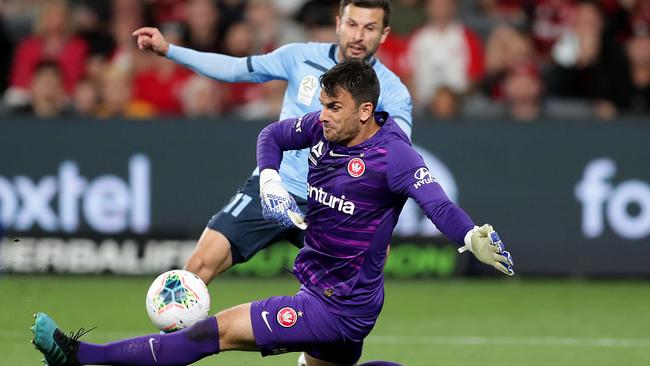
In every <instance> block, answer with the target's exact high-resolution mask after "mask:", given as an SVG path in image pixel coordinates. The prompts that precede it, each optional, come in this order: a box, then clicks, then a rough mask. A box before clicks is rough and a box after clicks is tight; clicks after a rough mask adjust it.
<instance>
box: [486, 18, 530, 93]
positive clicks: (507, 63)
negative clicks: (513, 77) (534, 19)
mask: <svg viewBox="0 0 650 366" xmlns="http://www.w3.org/2000/svg"><path fill="white" fill-rule="evenodd" d="M534 61H535V52H534V49H533V45H532V42H531V40H530V39H529V38H528V37H526V36H525V35H524V34H522V33H521V32H519V31H517V30H516V29H515V28H513V27H511V26H509V25H500V26H498V27H496V28H495V29H494V30H493V31H492V32H491V33H490V35H489V37H488V40H487V44H486V47H485V69H486V76H485V79H484V82H483V83H484V88H485V91H486V93H487V94H488V95H489V96H490V97H492V98H493V99H496V100H498V99H501V98H502V97H503V90H502V86H503V81H504V79H505V77H506V75H507V74H508V72H510V70H512V69H513V68H515V67H516V66H518V65H521V64H526V63H530V62H534Z"/></svg>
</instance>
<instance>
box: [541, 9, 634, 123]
mask: <svg viewBox="0 0 650 366" xmlns="http://www.w3.org/2000/svg"><path fill="white" fill-rule="evenodd" d="M604 26H605V25H604V19H603V16H602V13H601V11H600V9H599V7H598V5H597V4H596V3H592V2H580V3H579V4H577V6H576V8H575V16H574V19H573V22H572V23H571V25H570V27H569V28H568V29H567V30H566V31H565V32H564V33H563V34H562V36H561V37H560V38H559V39H558V41H557V42H556V44H555V45H554V46H553V60H554V61H555V63H556V66H555V67H554V68H553V69H552V70H551V73H550V75H549V80H548V89H549V93H550V94H551V95H555V96H559V97H573V98H586V99H587V100H589V101H591V102H593V104H594V111H595V113H596V115H597V116H599V117H600V118H603V119H610V118H612V117H614V116H615V115H616V112H617V108H621V107H624V106H625V96H624V93H623V90H625V85H626V82H627V75H628V64H627V61H626V59H625V54H624V52H623V49H622V47H621V46H620V45H619V44H617V43H616V42H615V41H614V39H613V38H612V37H610V36H608V35H607V33H605V32H604Z"/></svg>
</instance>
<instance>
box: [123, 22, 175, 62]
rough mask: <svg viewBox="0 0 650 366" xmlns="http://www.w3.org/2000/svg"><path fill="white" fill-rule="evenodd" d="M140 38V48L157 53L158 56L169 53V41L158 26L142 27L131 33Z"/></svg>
mask: <svg viewBox="0 0 650 366" xmlns="http://www.w3.org/2000/svg"><path fill="white" fill-rule="evenodd" d="M131 35H132V36H134V37H137V39H138V49H139V50H141V51H142V50H147V51H151V52H154V53H156V54H157V55H158V56H165V55H167V51H169V43H168V42H167V41H166V40H165V37H163V35H162V33H160V31H159V30H158V28H152V27H142V28H140V29H138V30H136V31H135V32H133V33H132V34H131Z"/></svg>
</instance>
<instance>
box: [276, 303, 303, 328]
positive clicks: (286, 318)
mask: <svg viewBox="0 0 650 366" xmlns="http://www.w3.org/2000/svg"><path fill="white" fill-rule="evenodd" d="M277 319H278V324H280V325H281V326H283V327H285V328H290V327H293V326H294V325H295V324H296V322H297V321H298V313H296V311H295V310H293V308H292V307H289V306H285V307H283V308H282V309H280V310H279V311H278V315H277Z"/></svg>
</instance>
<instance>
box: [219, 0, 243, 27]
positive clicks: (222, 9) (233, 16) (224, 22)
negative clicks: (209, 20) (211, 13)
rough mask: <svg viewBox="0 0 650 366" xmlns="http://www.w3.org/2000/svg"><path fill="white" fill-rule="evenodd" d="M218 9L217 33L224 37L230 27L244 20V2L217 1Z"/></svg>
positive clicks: (237, 0)
mask: <svg viewBox="0 0 650 366" xmlns="http://www.w3.org/2000/svg"><path fill="white" fill-rule="evenodd" d="M217 7H218V9H219V15H220V17H219V28H218V33H219V34H222V35H225V34H226V33H227V32H228V29H230V26H231V25H232V24H235V23H239V22H241V21H243V20H244V11H245V10H246V0H217Z"/></svg>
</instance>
